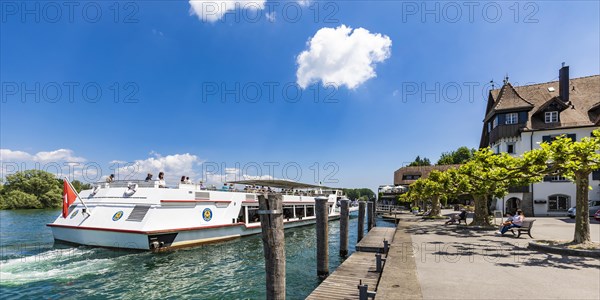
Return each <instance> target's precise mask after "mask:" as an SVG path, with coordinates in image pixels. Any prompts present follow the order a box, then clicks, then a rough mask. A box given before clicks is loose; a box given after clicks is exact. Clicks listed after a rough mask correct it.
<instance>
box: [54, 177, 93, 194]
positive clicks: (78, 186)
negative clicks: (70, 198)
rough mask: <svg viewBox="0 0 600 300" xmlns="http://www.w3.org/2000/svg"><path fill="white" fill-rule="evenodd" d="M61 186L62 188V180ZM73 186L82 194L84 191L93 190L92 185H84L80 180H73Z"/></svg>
mask: <svg viewBox="0 0 600 300" xmlns="http://www.w3.org/2000/svg"><path fill="white" fill-rule="evenodd" d="M60 184H61V186H62V180H60ZM71 184H72V185H73V187H74V188H75V190H77V192H78V193H79V192H81V191H83V190H90V189H92V185H91V184H89V183H83V182H81V181H79V180H73V181H71Z"/></svg>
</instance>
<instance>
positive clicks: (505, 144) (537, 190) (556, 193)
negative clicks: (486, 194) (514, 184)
mask: <svg viewBox="0 0 600 300" xmlns="http://www.w3.org/2000/svg"><path fill="white" fill-rule="evenodd" d="M595 129H598V127H593V126H588V127H575V128H557V129H550V130H538V131H524V132H522V133H521V135H520V136H518V137H510V138H502V139H500V140H498V141H497V142H496V143H494V144H492V145H491V147H492V150H494V151H497V150H499V151H500V152H508V151H509V145H512V146H513V147H514V148H513V149H514V155H515V156H520V155H522V154H523V153H525V152H527V151H529V150H532V149H537V148H540V146H539V145H540V143H542V141H543V137H544V136H548V135H550V136H559V135H562V134H565V135H567V134H575V135H576V139H577V140H578V141H579V140H581V139H582V138H583V137H589V136H591V134H592V131H593V130H595ZM590 186H591V187H592V189H591V190H590V191H589V200H600V180H593V177H592V175H590ZM529 189H530V192H531V195H526V194H528V193H509V194H508V195H507V196H505V197H504V198H503V199H497V200H496V209H498V210H502V211H503V212H506V211H507V208H510V207H511V205H512V203H510V202H513V201H514V198H516V199H518V201H519V202H520V201H523V200H524V199H527V198H531V199H529V200H526V201H531V200H533V215H535V216H565V215H566V214H567V210H568V209H569V208H570V207H573V206H575V184H574V183H573V182H571V181H564V180H561V178H554V180H553V181H544V182H539V183H535V184H533V185H531V186H530V188H529ZM554 202H559V203H557V204H556V206H555V204H554ZM520 204H521V203H520ZM523 204H524V203H523ZM519 206H521V205H519ZM509 210H510V209H509Z"/></svg>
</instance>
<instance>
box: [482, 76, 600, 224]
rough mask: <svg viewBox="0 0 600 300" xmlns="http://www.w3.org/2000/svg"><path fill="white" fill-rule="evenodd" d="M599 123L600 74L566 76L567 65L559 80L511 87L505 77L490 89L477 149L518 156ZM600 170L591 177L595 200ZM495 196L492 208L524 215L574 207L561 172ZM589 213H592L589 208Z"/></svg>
mask: <svg viewBox="0 0 600 300" xmlns="http://www.w3.org/2000/svg"><path fill="white" fill-rule="evenodd" d="M599 126H600V75H594V76H587V77H581V78H575V79H570V78H569V67H568V66H563V67H562V68H561V69H560V71H559V80H558V81H552V82H546V83H540V84H532V85H525V86H516V87H515V86H513V85H512V84H510V82H508V80H507V79H505V81H504V84H503V86H502V87H501V88H500V89H494V90H492V91H490V92H489V95H488V103H487V107H486V112H485V116H484V119H483V128H482V133H481V141H480V147H482V148H483V147H491V148H492V150H494V151H495V152H496V153H500V152H507V153H509V154H513V155H521V154H523V153H524V152H526V151H529V150H531V149H535V148H538V147H539V143H541V142H542V141H551V140H552V139H553V138H554V137H557V136H560V135H562V134H565V135H567V136H568V137H571V138H572V139H575V140H580V139H581V138H583V137H586V136H591V134H592V131H593V130H594V129H597V128H599ZM599 184H600V172H594V174H592V175H591V178H590V185H592V188H593V189H592V190H590V192H589V193H590V194H589V198H590V200H592V201H599V202H600V187H599ZM510 192H511V193H510V194H509V195H507V196H506V197H505V198H504V199H496V203H495V206H496V209H499V210H503V211H514V210H516V209H517V208H521V209H523V211H524V213H525V214H526V215H529V216H533V215H536V216H541V215H565V214H566V213H567V210H568V209H569V208H570V207H572V206H574V205H575V185H574V184H573V183H572V182H570V181H568V180H566V179H565V178H564V177H561V176H547V177H546V178H545V179H544V182H540V183H536V184H533V185H531V186H529V187H523V188H518V189H511V190H510ZM592 213H593V212H592Z"/></svg>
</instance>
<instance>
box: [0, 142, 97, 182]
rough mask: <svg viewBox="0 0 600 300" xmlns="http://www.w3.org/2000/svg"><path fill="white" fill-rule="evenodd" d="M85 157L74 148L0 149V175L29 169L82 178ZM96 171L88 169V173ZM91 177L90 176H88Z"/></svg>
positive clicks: (71, 177)
mask: <svg viewBox="0 0 600 300" xmlns="http://www.w3.org/2000/svg"><path fill="white" fill-rule="evenodd" d="M86 161H87V160H86V159H85V158H83V157H79V156H76V155H75V154H74V152H73V150H70V149H58V150H54V151H40V152H37V153H35V154H31V153H28V152H25V151H18V150H11V149H0V163H1V167H0V177H4V176H6V175H10V174H14V173H15V172H18V171H25V170H29V169H37V170H44V171H47V172H50V173H52V174H54V175H56V176H57V177H63V176H68V177H69V178H70V179H71V180H73V179H76V178H77V179H81V175H82V169H83V167H84V164H83V163H84V162H86ZM93 172H95V171H94V170H93V169H90V170H86V174H91V173H93ZM88 178H89V177H88Z"/></svg>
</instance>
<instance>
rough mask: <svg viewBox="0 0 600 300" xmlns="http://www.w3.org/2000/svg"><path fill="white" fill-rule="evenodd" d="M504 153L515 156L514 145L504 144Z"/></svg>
mask: <svg viewBox="0 0 600 300" xmlns="http://www.w3.org/2000/svg"><path fill="white" fill-rule="evenodd" d="M506 153H508V154H515V143H509V144H506Z"/></svg>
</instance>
